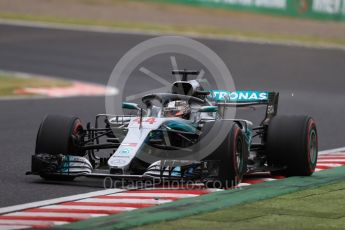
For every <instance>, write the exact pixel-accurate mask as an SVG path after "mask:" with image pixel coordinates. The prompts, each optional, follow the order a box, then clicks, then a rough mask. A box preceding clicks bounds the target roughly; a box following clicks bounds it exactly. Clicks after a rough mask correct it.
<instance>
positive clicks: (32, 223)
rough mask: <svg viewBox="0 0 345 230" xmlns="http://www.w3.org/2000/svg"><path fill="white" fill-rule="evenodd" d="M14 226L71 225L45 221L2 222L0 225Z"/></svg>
mask: <svg viewBox="0 0 345 230" xmlns="http://www.w3.org/2000/svg"><path fill="white" fill-rule="evenodd" d="M6 224H11V225H12V224H14V225H25V226H28V225H30V226H32V225H51V226H53V225H63V224H69V222H67V221H48V220H47V221H45V220H0V225H6Z"/></svg>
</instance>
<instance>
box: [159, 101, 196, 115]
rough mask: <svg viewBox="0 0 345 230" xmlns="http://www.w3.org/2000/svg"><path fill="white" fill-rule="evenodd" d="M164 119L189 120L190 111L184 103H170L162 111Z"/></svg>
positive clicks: (186, 103)
mask: <svg viewBox="0 0 345 230" xmlns="http://www.w3.org/2000/svg"><path fill="white" fill-rule="evenodd" d="M163 112H164V116H165V117H180V118H183V119H189V116H190V113H191V109H190V106H189V104H188V102H186V101H171V102H169V103H168V104H167V106H166V107H165V108H164V109H163Z"/></svg>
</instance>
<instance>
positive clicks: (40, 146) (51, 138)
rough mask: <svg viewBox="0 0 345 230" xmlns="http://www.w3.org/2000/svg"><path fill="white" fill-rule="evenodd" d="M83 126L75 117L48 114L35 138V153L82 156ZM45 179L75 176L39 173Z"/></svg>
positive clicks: (71, 177)
mask: <svg viewBox="0 0 345 230" xmlns="http://www.w3.org/2000/svg"><path fill="white" fill-rule="evenodd" d="M83 130H84V129H83V126H82V124H81V121H80V119H79V118H77V117H68V116H62V115H48V116H46V117H45V118H44V120H43V122H42V123H41V125H40V128H39V130H38V133H37V139H36V149H35V154H50V155H58V154H62V155H75V156H84V155H85V151H83V150H81V149H80V144H81V142H82V139H83ZM40 176H41V177H42V178H43V179H45V180H54V181H72V180H74V179H75V176H69V175H54V174H46V173H45V174H41V175H40Z"/></svg>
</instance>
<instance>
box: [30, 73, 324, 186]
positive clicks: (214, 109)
mask: <svg viewBox="0 0 345 230" xmlns="http://www.w3.org/2000/svg"><path fill="white" fill-rule="evenodd" d="M198 73H199V71H189V70H182V71H181V70H174V71H173V74H179V75H182V80H181V81H177V82H174V83H173V84H172V89H171V92H169V93H156V94H150V95H146V96H144V97H142V103H143V106H139V105H138V104H135V103H129V102H123V105H122V107H123V109H126V110H129V111H132V112H134V113H135V114H134V115H114V114H99V115H97V116H96V121H95V125H94V127H92V126H91V123H90V122H89V123H87V125H86V126H85V127H84V126H83V124H82V123H81V121H80V119H79V118H77V117H69V116H62V115H48V116H46V117H45V118H44V120H43V122H42V123H41V125H40V127H39V130H38V134H37V140H36V149H35V154H34V155H33V156H32V164H31V172H28V174H34V175H39V176H41V177H42V178H44V179H49V180H73V179H74V178H75V177H79V176H86V177H110V178H113V179H116V180H120V179H125V180H152V179H157V178H158V179H161V180H179V181H189V180H192V181H195V182H202V183H205V184H206V185H207V186H212V187H222V188H227V187H232V186H235V185H237V184H238V183H239V182H240V181H241V179H242V178H243V176H244V175H246V174H250V173H256V172H271V173H272V174H279V175H285V176H310V175H312V173H313V172H314V170H315V166H316V163H317V155H318V136H317V130H316V124H315V121H314V120H313V119H312V118H311V117H309V116H301V115H299V116H297V115H293V116H280V115H279V116H278V115H277V110H278V97H279V93H276V92H262V91H235V92H228V91H225V90H218V89H217V90H205V89H204V88H203V87H202V86H201V84H200V82H199V81H197V80H188V77H189V76H193V75H198ZM256 106H265V108H266V110H265V111H266V115H265V117H264V119H263V120H262V122H261V124H260V125H259V126H257V127H254V125H253V123H252V122H250V121H248V120H243V119H226V118H225V117H224V114H225V112H224V111H226V109H228V108H237V107H256ZM101 121H103V122H101ZM101 124H102V125H101ZM255 140H256V141H255ZM211 147H212V148H211ZM104 151H108V152H107V153H108V154H110V156H103V157H102V156H100V154H99V153H100V152H104ZM215 182H216V183H215Z"/></svg>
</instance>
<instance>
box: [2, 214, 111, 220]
mask: <svg viewBox="0 0 345 230" xmlns="http://www.w3.org/2000/svg"><path fill="white" fill-rule="evenodd" d="M4 216H34V217H39V216H41V217H75V218H81V219H89V218H92V217H100V216H107V214H88V213H87V214H86V213H73V212H68V213H51V212H12V213H9V214H6V215H4Z"/></svg>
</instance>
